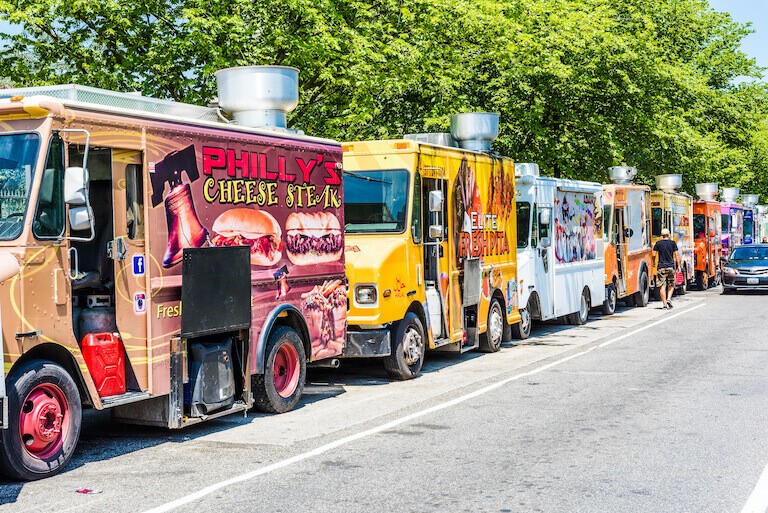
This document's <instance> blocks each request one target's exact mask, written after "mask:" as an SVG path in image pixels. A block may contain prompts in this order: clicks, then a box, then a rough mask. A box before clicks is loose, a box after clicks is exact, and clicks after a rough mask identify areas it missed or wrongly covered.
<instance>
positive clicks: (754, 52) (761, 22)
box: [709, 0, 768, 80]
mask: <svg viewBox="0 0 768 513" xmlns="http://www.w3.org/2000/svg"><path fill="white" fill-rule="evenodd" d="M709 5H711V6H712V8H713V9H714V10H716V11H721V12H729V13H730V14H731V17H733V19H734V20H735V21H738V22H741V23H747V22H749V23H752V30H754V31H755V33H754V34H750V35H749V36H747V37H745V38H744V39H743V40H742V43H741V48H742V50H743V51H744V53H746V54H747V55H749V56H750V57H753V58H754V59H755V60H756V61H757V65H758V66H761V67H763V68H768V1H767V0H709ZM763 77H764V78H765V79H766V80H768V70H764V71H763Z"/></svg>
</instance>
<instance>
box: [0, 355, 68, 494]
mask: <svg viewBox="0 0 768 513" xmlns="http://www.w3.org/2000/svg"><path fill="white" fill-rule="evenodd" d="M6 383H7V386H8V389H7V394H8V419H9V422H8V428H7V429H3V430H0V468H1V469H2V472H3V474H5V475H6V476H8V477H10V478H12V479H18V480H21V481H34V480H36V479H42V478H45V477H50V476H52V475H55V474H58V473H59V472H61V470H62V469H63V468H64V467H65V466H66V465H67V463H69V460H70V459H72V455H73V454H74V452H75V447H77V442H78V440H79V439H80V425H81V421H82V405H81V404H80V392H79V391H78V390H77V385H76V384H75V381H74V380H73V379H72V376H70V375H69V373H68V372H67V371H65V370H64V369H63V368H62V367H61V366H59V365H57V364H55V363H53V362H50V361H46V360H32V361H29V362H27V363H25V364H24V365H22V366H21V367H19V368H18V369H15V370H14V371H13V372H11V374H10V375H9V376H8V379H7V382H6Z"/></svg>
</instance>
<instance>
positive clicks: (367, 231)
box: [343, 113, 521, 379]
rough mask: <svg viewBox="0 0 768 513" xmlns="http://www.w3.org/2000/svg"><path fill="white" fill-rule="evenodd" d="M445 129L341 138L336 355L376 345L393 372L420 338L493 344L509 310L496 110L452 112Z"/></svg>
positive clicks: (405, 371)
mask: <svg viewBox="0 0 768 513" xmlns="http://www.w3.org/2000/svg"><path fill="white" fill-rule="evenodd" d="M451 132H452V134H414V135H412V136H408V138H407V139H400V140H389V141H358V142H348V143H344V146H343V148H344V190H345V206H344V209H345V219H346V259H347V277H348V279H349V313H348V315H347V321H348V324H349V329H348V331H347V345H346V347H345V350H344V355H343V356H344V357H347V358H359V357H381V358H383V361H384V366H385V368H386V370H387V372H388V373H389V374H390V376H392V377H394V378H397V379H410V378H413V377H415V376H417V375H418V374H419V372H420V371H421V367H422V364H423V361H424V355H425V351H426V350H428V349H431V350H436V351H447V352H460V353H463V352H465V351H469V350H472V349H479V350H481V351H486V352H494V351H498V350H499V349H500V347H501V343H502V341H503V340H509V339H510V338H511V336H512V331H513V328H514V327H515V326H518V325H519V323H520V320H521V319H520V313H519V312H518V302H517V272H516V271H517V267H516V262H517V258H516V246H515V243H516V217H515V208H514V198H515V175H514V163H513V161H512V159H510V158H508V157H500V156H498V155H495V154H493V153H490V152H489V151H488V150H489V149H490V146H491V141H492V140H493V139H495V137H496V135H498V114H494V113H465V114H457V115H454V116H452V118H451ZM451 135H452V136H451ZM455 141H457V142H458V145H460V147H458V146H457V144H456V142H455Z"/></svg>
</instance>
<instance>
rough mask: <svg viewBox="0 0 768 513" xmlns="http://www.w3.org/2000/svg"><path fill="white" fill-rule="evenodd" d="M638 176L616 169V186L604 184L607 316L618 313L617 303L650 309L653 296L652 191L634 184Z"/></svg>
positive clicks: (613, 170)
mask: <svg viewBox="0 0 768 513" xmlns="http://www.w3.org/2000/svg"><path fill="white" fill-rule="evenodd" d="M636 174H637V170H636V169H635V168H633V167H628V166H614V167H612V168H610V170H609V176H610V178H611V180H612V181H613V182H614V183H612V184H606V185H603V223H604V226H605V230H604V236H605V237H606V245H605V301H604V302H603V305H602V311H603V313H604V314H606V315H611V314H613V312H614V311H615V310H616V301H617V300H621V299H623V300H624V302H625V303H627V304H628V305H629V306H646V305H647V304H648V301H649V299H650V295H651V281H650V280H651V276H650V273H651V270H652V269H653V254H652V251H651V245H650V244H651V225H650V223H651V210H650V209H651V188H650V187H648V186H646V185H633V184H632V178H634V177H635V175H636Z"/></svg>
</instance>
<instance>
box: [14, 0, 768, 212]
mask: <svg viewBox="0 0 768 513" xmlns="http://www.w3.org/2000/svg"><path fill="white" fill-rule="evenodd" d="M0 18H4V19H7V20H10V21H11V22H13V23H15V24H18V25H20V26H21V27H22V30H21V32H20V33H19V34H15V35H7V34H6V35H5V36H4V39H5V41H6V46H5V49H4V51H3V52H2V55H0V60H2V65H3V69H4V70H5V71H4V75H6V76H7V77H8V78H9V80H10V81H12V82H13V83H15V84H17V85H21V84H23V85H41V84H51V83H65V82H76V83H80V84H86V85H91V86H96V87H105V88H109V89H117V90H139V91H142V92H143V93H144V94H148V95H152V96H157V97H161V98H172V99H175V100H180V101H187V102H192V103H205V102H207V101H208V100H209V99H210V98H211V97H212V96H213V95H214V94H215V78H214V72H215V71H216V70H217V69H220V68H223V67H229V66H237V65H247V64H281V65H289V66H296V67H298V68H300V70H301V87H302V91H301V98H302V99H301V104H300V105H299V108H298V109H297V110H296V112H294V114H293V115H292V117H291V123H292V125H293V126H295V127H297V128H302V129H304V130H305V131H306V132H307V133H310V134H313V135H322V136H327V137H333V138H337V139H341V140H349V139H361V138H391V137H400V136H402V135H403V134H404V133H409V132H420V131H435V130H444V129H446V128H447V123H448V115H449V114H450V113H452V112H457V111H467V110H489V111H490V110H492V111H497V112H500V113H501V118H502V126H501V128H502V130H501V137H500V139H499V140H498V141H497V143H496V148H497V149H498V150H499V151H501V152H502V153H505V154H508V155H511V156H512V157H514V158H515V159H516V160H518V161H537V162H539V163H540V164H541V166H542V167H543V169H544V170H545V171H548V172H550V173H556V174H561V175H562V176H569V177H575V178H586V179H594V180H599V181H605V180H606V179H607V168H608V166H611V165H615V164H620V163H622V162H624V163H627V164H630V165H634V166H636V167H638V169H639V170H640V180H641V181H645V182H646V183H652V181H653V176H654V175H656V174H661V173H683V174H684V176H685V184H686V186H687V187H688V188H689V190H692V188H693V184H694V183H695V182H697V181H719V182H720V183H721V186H728V185H736V186H740V187H742V189H743V190H744V191H745V192H747V191H750V192H751V191H755V192H760V193H761V194H762V195H763V198H762V199H763V201H768V178H767V177H768V128H767V127H766V124H767V123H768V122H767V121H766V119H768V87H767V86H766V84H765V83H763V82H760V81H751V82H749V81H747V82H744V81H741V82H740V83H738V84H737V82H738V80H736V79H737V77H742V76H747V77H752V78H755V79H760V78H761V75H760V73H761V71H762V70H760V69H759V68H757V67H756V65H755V63H754V61H753V60H752V59H749V58H748V57H747V56H745V55H744V54H743V53H742V52H741V50H740V43H741V40H742V39H743V38H744V37H745V36H746V35H748V34H749V33H750V31H751V29H750V27H749V26H745V25H741V24H738V23H736V22H734V21H733V20H732V19H731V18H730V16H729V15H727V14H723V13H717V12H715V11H713V10H712V9H711V8H710V7H709V5H708V3H707V2H706V1H705V0H624V1H623V2H615V1H612V0H498V1H494V0H475V1H471V0H452V1H450V2H448V1H446V0H377V1H363V0H260V1H258V2H254V1H252V0H230V1H228V2H221V1H210V0H208V1H201V0H179V1H175V2H174V1H169V0H143V1H141V2H120V1H117V0H69V1H66V2H64V1H62V0H35V1H31V0H0Z"/></svg>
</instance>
